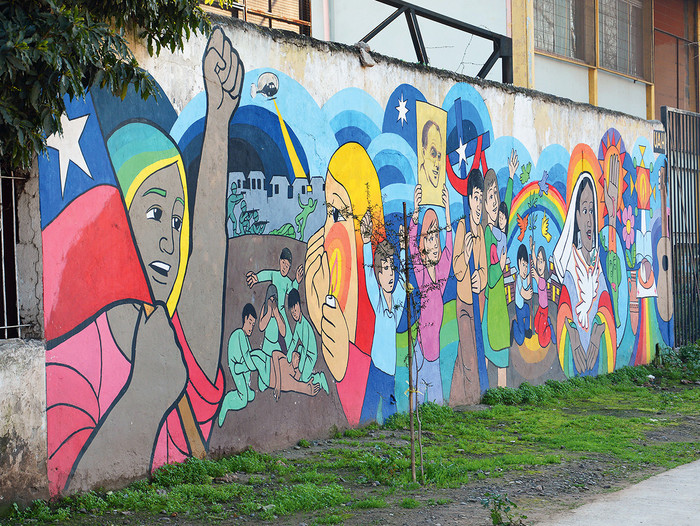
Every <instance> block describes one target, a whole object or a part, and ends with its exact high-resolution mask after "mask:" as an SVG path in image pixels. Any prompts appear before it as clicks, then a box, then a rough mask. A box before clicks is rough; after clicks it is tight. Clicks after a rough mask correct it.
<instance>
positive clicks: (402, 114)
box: [396, 93, 408, 128]
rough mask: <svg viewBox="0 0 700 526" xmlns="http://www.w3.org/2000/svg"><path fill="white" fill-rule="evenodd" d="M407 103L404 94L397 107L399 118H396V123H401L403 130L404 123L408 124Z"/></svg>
mask: <svg viewBox="0 0 700 526" xmlns="http://www.w3.org/2000/svg"><path fill="white" fill-rule="evenodd" d="M407 102H408V101H407V100H404V98H403V93H402V94H401V98H400V99H399V105H398V106H396V110H397V111H398V112H399V116H398V117H397V118H396V122H398V121H401V127H402V128H403V125H404V123H405V122H406V114H408V108H407V107H406V103H407Z"/></svg>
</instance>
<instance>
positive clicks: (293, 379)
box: [219, 248, 329, 426]
mask: <svg viewBox="0 0 700 526" xmlns="http://www.w3.org/2000/svg"><path fill="white" fill-rule="evenodd" d="M279 262H280V268H279V270H261V271H260V272H258V273H254V272H252V271H251V272H248V273H247V274H246V282H247V284H248V286H249V287H250V288H252V287H253V286H254V285H256V284H258V283H264V282H269V285H268V286H267V290H266V293H265V301H264V303H263V309H262V313H261V316H260V319H259V320H258V315H257V312H256V310H255V307H254V306H253V305H252V304H251V303H247V304H246V305H245V306H244V307H243V311H242V313H241V327H239V328H238V329H236V330H234V331H233V332H232V333H231V336H230V338H229V341H228V366H229V371H230V373H231V377H232V379H233V384H234V389H232V390H230V391H229V392H227V393H226V396H225V397H224V400H223V402H222V405H221V410H220V412H219V426H222V425H223V423H224V420H225V418H226V415H227V413H228V411H238V410H241V409H243V408H245V407H246V406H247V405H248V404H249V403H250V402H252V401H253V400H254V398H255V391H254V390H253V388H252V387H251V385H250V383H251V375H252V373H253V372H254V371H255V372H257V373H258V382H257V387H258V390H259V391H261V392H262V391H265V390H266V389H272V390H273V395H274V398H275V400H279V398H280V396H281V393H282V392H290V391H293V392H298V393H302V394H306V395H309V396H315V395H317V394H318V393H319V392H320V391H321V390H323V391H325V392H326V393H328V392H329V391H328V381H327V379H326V376H325V374H324V373H323V372H315V371H314V367H315V366H316V361H317V359H318V348H317V344H316V335H315V333H314V330H313V328H312V326H311V323H310V322H309V320H308V319H307V318H306V317H305V316H304V314H303V313H302V311H301V297H300V295H299V284H300V282H301V280H302V279H303V275H304V274H303V267H302V266H301V265H300V266H299V267H297V271H296V276H295V279H294V280H292V279H291V278H290V277H289V271H290V269H291V266H292V252H291V251H290V250H289V249H288V248H284V249H283V250H282V253H281V254H280V260H279ZM287 312H289V314H291V318H292V320H293V321H294V328H293V329H292V327H291V325H290V323H289V317H288V315H287ZM256 322H257V325H258V329H259V330H260V331H261V332H263V342H262V345H261V347H260V349H253V348H252V346H251V344H250V337H251V335H252V334H253V330H254V328H255V325H256Z"/></svg>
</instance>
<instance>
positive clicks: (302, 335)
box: [287, 289, 328, 393]
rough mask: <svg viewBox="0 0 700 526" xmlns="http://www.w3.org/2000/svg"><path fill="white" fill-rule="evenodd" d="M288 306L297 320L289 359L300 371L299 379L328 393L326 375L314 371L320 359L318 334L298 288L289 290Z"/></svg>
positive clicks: (295, 320)
mask: <svg viewBox="0 0 700 526" xmlns="http://www.w3.org/2000/svg"><path fill="white" fill-rule="evenodd" d="M287 306H288V308H289V312H290V314H291V315H292V319H293V320H294V322H295V324H294V333H293V334H292V340H291V343H290V345H289V347H288V349H287V361H288V362H289V363H290V364H292V367H294V368H295V369H297V370H298V371H299V377H298V378H297V380H299V381H301V382H303V383H306V382H308V381H309V380H311V381H312V383H314V384H318V385H319V386H320V387H321V389H323V390H324V391H326V393H328V381H327V380H326V375H325V374H324V373H322V372H318V373H314V367H315V366H316V360H317V359H318V348H317V346H316V334H315V333H314V329H313V327H311V323H309V320H307V319H306V317H305V316H304V315H303V314H302V312H301V298H300V296H299V291H298V290H296V289H293V290H291V291H289V296H288V298H287Z"/></svg>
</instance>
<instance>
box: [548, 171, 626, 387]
mask: <svg viewBox="0 0 700 526" xmlns="http://www.w3.org/2000/svg"><path fill="white" fill-rule="evenodd" d="M597 219H598V199H597V197H596V185H595V181H594V180H593V177H592V176H591V174H590V173H589V172H582V173H581V174H580V175H579V177H578V180H577V181H576V185H575V186H574V191H573V193H572V194H571V202H570V203H569V210H568V212H567V215H566V221H565V223H564V228H563V230H562V234H561V237H560V238H559V241H558V243H557V245H556V247H555V248H554V267H555V270H556V273H557V276H558V277H559V280H560V281H561V282H562V285H563V287H562V293H561V296H560V300H559V313H558V316H557V335H558V338H557V341H558V348H559V361H560V363H561V365H562V369H563V370H564V373H565V374H566V375H567V376H577V375H586V374H598V372H599V364H601V365H602V364H608V363H609V360H608V356H607V353H608V352H614V346H615V344H616V340H615V335H614V330H615V325H614V323H613V324H612V327H611V326H610V323H609V320H610V317H609V316H610V315H611V313H612V309H611V304H610V295H609V293H608V290H607V285H606V282H605V278H604V276H603V272H602V268H601V264H600V255H599V247H598V224H597ZM611 331H612V332H613V334H612V341H611V342H608V341H607V340H608V339H609V338H610V336H611V334H610V332H611ZM567 335H568V338H567V337H566V336H567ZM610 344H612V346H611V345H610ZM601 346H602V348H603V353H604V355H603V356H601ZM608 349H610V350H609V351H608ZM612 363H613V366H614V360H613V361H612ZM601 372H608V371H607V368H606V367H604V370H603V371H601Z"/></svg>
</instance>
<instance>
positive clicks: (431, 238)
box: [421, 225, 441, 266]
mask: <svg viewBox="0 0 700 526" xmlns="http://www.w3.org/2000/svg"><path fill="white" fill-rule="evenodd" d="M424 248H425V253H423V254H421V256H423V263H425V265H426V266H433V265H437V264H438V262H439V261H440V256H441V254H440V232H438V230H437V225H436V226H435V228H433V229H431V230H429V231H428V233H427V234H425V242H424Z"/></svg>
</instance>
